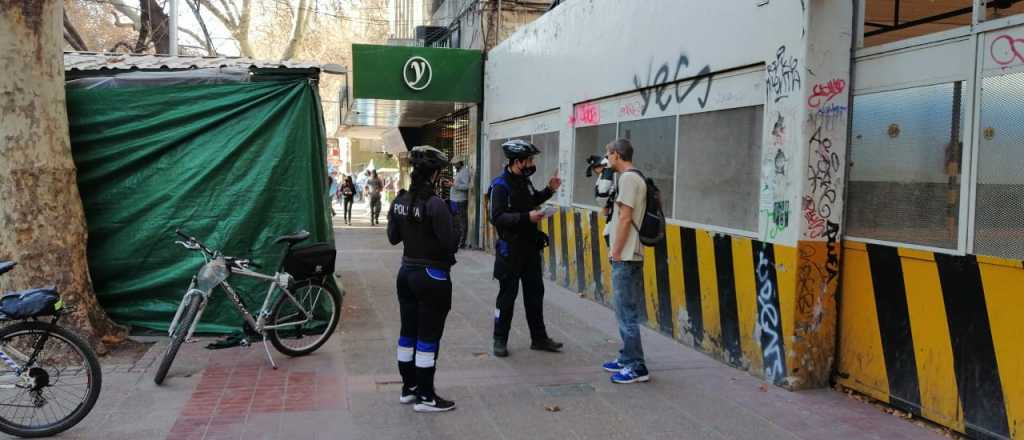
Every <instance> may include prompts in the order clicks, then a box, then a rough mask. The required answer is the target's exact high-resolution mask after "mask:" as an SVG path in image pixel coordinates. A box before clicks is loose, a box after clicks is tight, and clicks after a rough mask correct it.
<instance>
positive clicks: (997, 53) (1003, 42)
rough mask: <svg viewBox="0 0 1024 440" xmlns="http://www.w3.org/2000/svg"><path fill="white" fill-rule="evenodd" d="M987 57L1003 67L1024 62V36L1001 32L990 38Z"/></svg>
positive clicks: (1006, 67)
mask: <svg viewBox="0 0 1024 440" xmlns="http://www.w3.org/2000/svg"><path fill="white" fill-rule="evenodd" d="M988 53H989V57H990V58H991V59H992V61H994V62H995V63H996V64H998V65H999V66H1001V67H1002V68H1003V69H1008V68H1010V67H1013V66H1015V65H1020V64H1022V63H1024V38H1017V37H1015V36H1013V35H1010V34H1003V35H999V36H997V37H995V38H994V39H992V43H991V44H989V47H988Z"/></svg>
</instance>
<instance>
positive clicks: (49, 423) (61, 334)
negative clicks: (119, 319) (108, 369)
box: [0, 261, 103, 437]
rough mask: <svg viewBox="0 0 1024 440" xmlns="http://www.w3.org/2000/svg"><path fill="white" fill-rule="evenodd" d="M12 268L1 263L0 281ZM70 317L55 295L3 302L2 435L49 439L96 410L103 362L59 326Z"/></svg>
mask: <svg viewBox="0 0 1024 440" xmlns="http://www.w3.org/2000/svg"><path fill="white" fill-rule="evenodd" d="M14 266H15V263H14V262H10V261H0V275H3V274H4V273H7V272H8V271H10V270H11V269H13V268H14ZM68 312H70V307H66V306H64V302H63V301H61V299H60V295H59V294H58V293H57V291H56V290H54V289H48V288H46V289H30V290H25V291H21V292H8V293H5V294H4V295H3V296H2V297H0V321H3V322H0V325H2V326H3V327H2V328H0V361H2V363H0V431H3V432H5V433H7V434H11V435H16V436H18V437H48V436H51V435H54V434H57V433H59V432H62V431H64V430H67V429H68V428H71V427H72V426H75V425H76V424H77V423H78V422H80V421H82V419H83V418H85V416H86V415H88V414H89V411H91V410H92V407H93V406H94V405H95V404H96V399H97V398H99V396H100V387H101V386H102V383H103V378H102V375H101V372H100V362H99V360H97V359H96V353H94V352H93V350H92V347H91V346H89V344H87V343H86V342H85V341H84V340H82V338H81V337H79V336H78V335H76V334H74V333H72V332H71V331H69V330H67V329H65V328H63V327H61V326H59V325H58V324H57V321H59V320H60V318H61V316H63V315H65V314H67V313H68ZM47 317H49V318H50V319H49V322H46V321H44V320H42V318H47Z"/></svg>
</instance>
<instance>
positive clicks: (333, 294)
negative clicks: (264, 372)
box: [267, 280, 341, 356]
mask: <svg viewBox="0 0 1024 440" xmlns="http://www.w3.org/2000/svg"><path fill="white" fill-rule="evenodd" d="M291 292H292V297H294V298H295V301H292V299H291V298H289V297H288V295H281V296H280V297H278V298H277V301H275V302H274V305H273V307H271V309H270V310H271V311H270V321H269V323H268V326H276V325H280V326H281V327H278V328H273V329H269V330H267V338H269V339H270V343H271V344H273V345H274V348H276V349H277V351H279V352H281V353H284V354H286V355H288V356H304V355H307V354H310V353H312V352H314V351H316V350H317V349H318V348H320V346H322V345H324V343H325V342H327V339H328V338H330V337H331V334H332V333H334V329H335V328H337V327H338V320H339V319H340V317H341V294H339V293H338V292H337V291H336V290H334V288H333V287H331V286H330V285H328V284H327V283H324V282H321V281H313V280H307V281H302V282H300V283H298V284H296V285H295V287H294V288H292V289H291ZM296 302H298V304H296ZM300 307H301V309H300ZM305 311H310V312H312V314H313V318H312V319H307V317H306V314H305Z"/></svg>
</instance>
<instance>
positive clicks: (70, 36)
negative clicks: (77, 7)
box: [64, 11, 89, 52]
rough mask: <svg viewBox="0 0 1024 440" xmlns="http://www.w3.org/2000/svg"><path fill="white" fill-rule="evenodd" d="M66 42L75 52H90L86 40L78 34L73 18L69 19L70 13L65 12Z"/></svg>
mask: <svg viewBox="0 0 1024 440" xmlns="http://www.w3.org/2000/svg"><path fill="white" fill-rule="evenodd" d="M64 41H67V42H68V44H70V45H71V47H73V48H74V49H75V50H77V51H82V52H88V51H89V47H88V46H86V44H85V40H82V36H81V35H80V34H79V33H78V29H75V24H74V23H72V22H71V18H69V17H68V12H67V11H64Z"/></svg>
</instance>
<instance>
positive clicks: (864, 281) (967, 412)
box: [541, 207, 1024, 438]
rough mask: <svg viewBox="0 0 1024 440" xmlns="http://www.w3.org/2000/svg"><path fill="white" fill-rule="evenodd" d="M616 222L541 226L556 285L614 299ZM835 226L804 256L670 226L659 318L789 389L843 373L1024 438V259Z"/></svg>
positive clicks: (558, 218) (653, 285)
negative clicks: (864, 235) (941, 249)
mask: <svg viewBox="0 0 1024 440" xmlns="http://www.w3.org/2000/svg"><path fill="white" fill-rule="evenodd" d="M830 226H831V225H830ZM604 227H605V219H604V218H603V216H601V215H599V214H598V213H597V212H595V211H592V210H589V209H582V208H568V207H561V208H560V210H559V211H558V212H557V213H556V214H555V215H554V216H553V217H551V218H548V219H547V220H545V221H544V222H542V223H541V229H542V230H544V232H546V233H547V234H548V236H549V237H550V242H551V246H550V247H549V248H547V249H545V250H544V267H545V268H546V271H547V273H548V277H549V278H550V279H551V280H553V281H555V282H557V283H559V284H561V285H562V286H564V287H566V288H568V289H570V290H573V291H576V292H580V293H583V294H584V295H585V296H586V297H588V298H590V299H592V300H594V301H597V302H600V303H605V304H609V303H610V302H611V268H610V264H609V262H608V248H607V244H606V243H605V241H604V240H603V238H602V231H603V230H604ZM829 231H831V232H830V233H828V234H826V236H827V237H828V239H827V240H826V241H801V242H799V243H798V245H797V247H795V248H794V247H789V246H782V245H776V244H770V243H763V242H760V241H757V240H752V239H749V238H745V237H737V236H730V235H724V234H715V233H712V232H708V231H703V230H700V229H694V228H688V227H683V226H678V225H668V228H667V231H666V232H667V239H666V240H665V241H664V242H663V243H661V244H659V245H658V246H656V247H653V248H645V259H644V271H643V274H644V293H645V297H644V301H645V303H644V304H645V307H644V310H645V312H646V321H647V324H648V325H649V326H650V327H651V328H654V329H656V330H658V331H661V332H663V333H665V334H669V335H672V336H673V337H675V338H676V339H678V340H680V341H682V342H684V343H686V344H688V345H690V346H693V347H695V348H697V349H699V350H702V351H704V352H706V353H708V354H710V355H711V356H713V357H716V358H718V359H720V360H722V361H723V362H725V363H728V364H729V365H732V366H735V367H737V368H740V369H744V370H748V371H750V372H751V374H754V375H757V376H760V377H764V378H766V379H767V380H769V381H771V382H773V383H775V384H778V385H781V386H785V387H788V388H813V387H821V386H826V385H827V384H828V382H829V380H830V379H835V380H837V381H838V382H839V383H841V384H842V385H844V386H847V387H850V388H853V389H855V390H858V391H860V392H863V393H865V394H868V395H870V396H872V397H874V398H877V399H879V400H882V401H885V402H889V403H891V404H892V405H894V406H896V407H899V408H902V409H904V410H906V411H908V412H911V413H914V414H917V415H920V416H922V417H925V418H928V419H930V420H933V421H936V422H938V423H941V424H944V425H946V426H949V427H951V428H954V429H956V430H959V431H961V432H965V433H967V434H969V435H971V436H972V437H977V438H1015V437H1017V436H1018V435H1019V434H1018V433H1020V432H1024V431H1022V429H1024V343H1022V342H1021V341H1024V326H1021V325H1015V324H1016V322H1017V320H1018V319H1019V315H1020V314H1021V313H1022V312H1024V266H1022V265H1021V262H1020V261H1007V260H1001V259H995V258H987V257H975V256H950V255H945V254H936V253H932V252H922V251H915V250H908V249H896V248H891V247H885V246H875V245H863V244H859V243H855V242H840V240H839V237H838V227H836V229H835V230H832V229H831V228H830V229H829ZM832 232H834V233H832ZM840 248H842V249H840ZM840 251H842V261H841V262H840V258H839V257H840V255H839V254H840ZM840 275H841V276H840ZM837 304H838V306H837ZM837 309H838V310H837ZM837 332H838V336H837ZM837 341H838V345H837V344H836V342H837ZM833 374H835V375H836V376H835V377H832V375H833Z"/></svg>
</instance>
